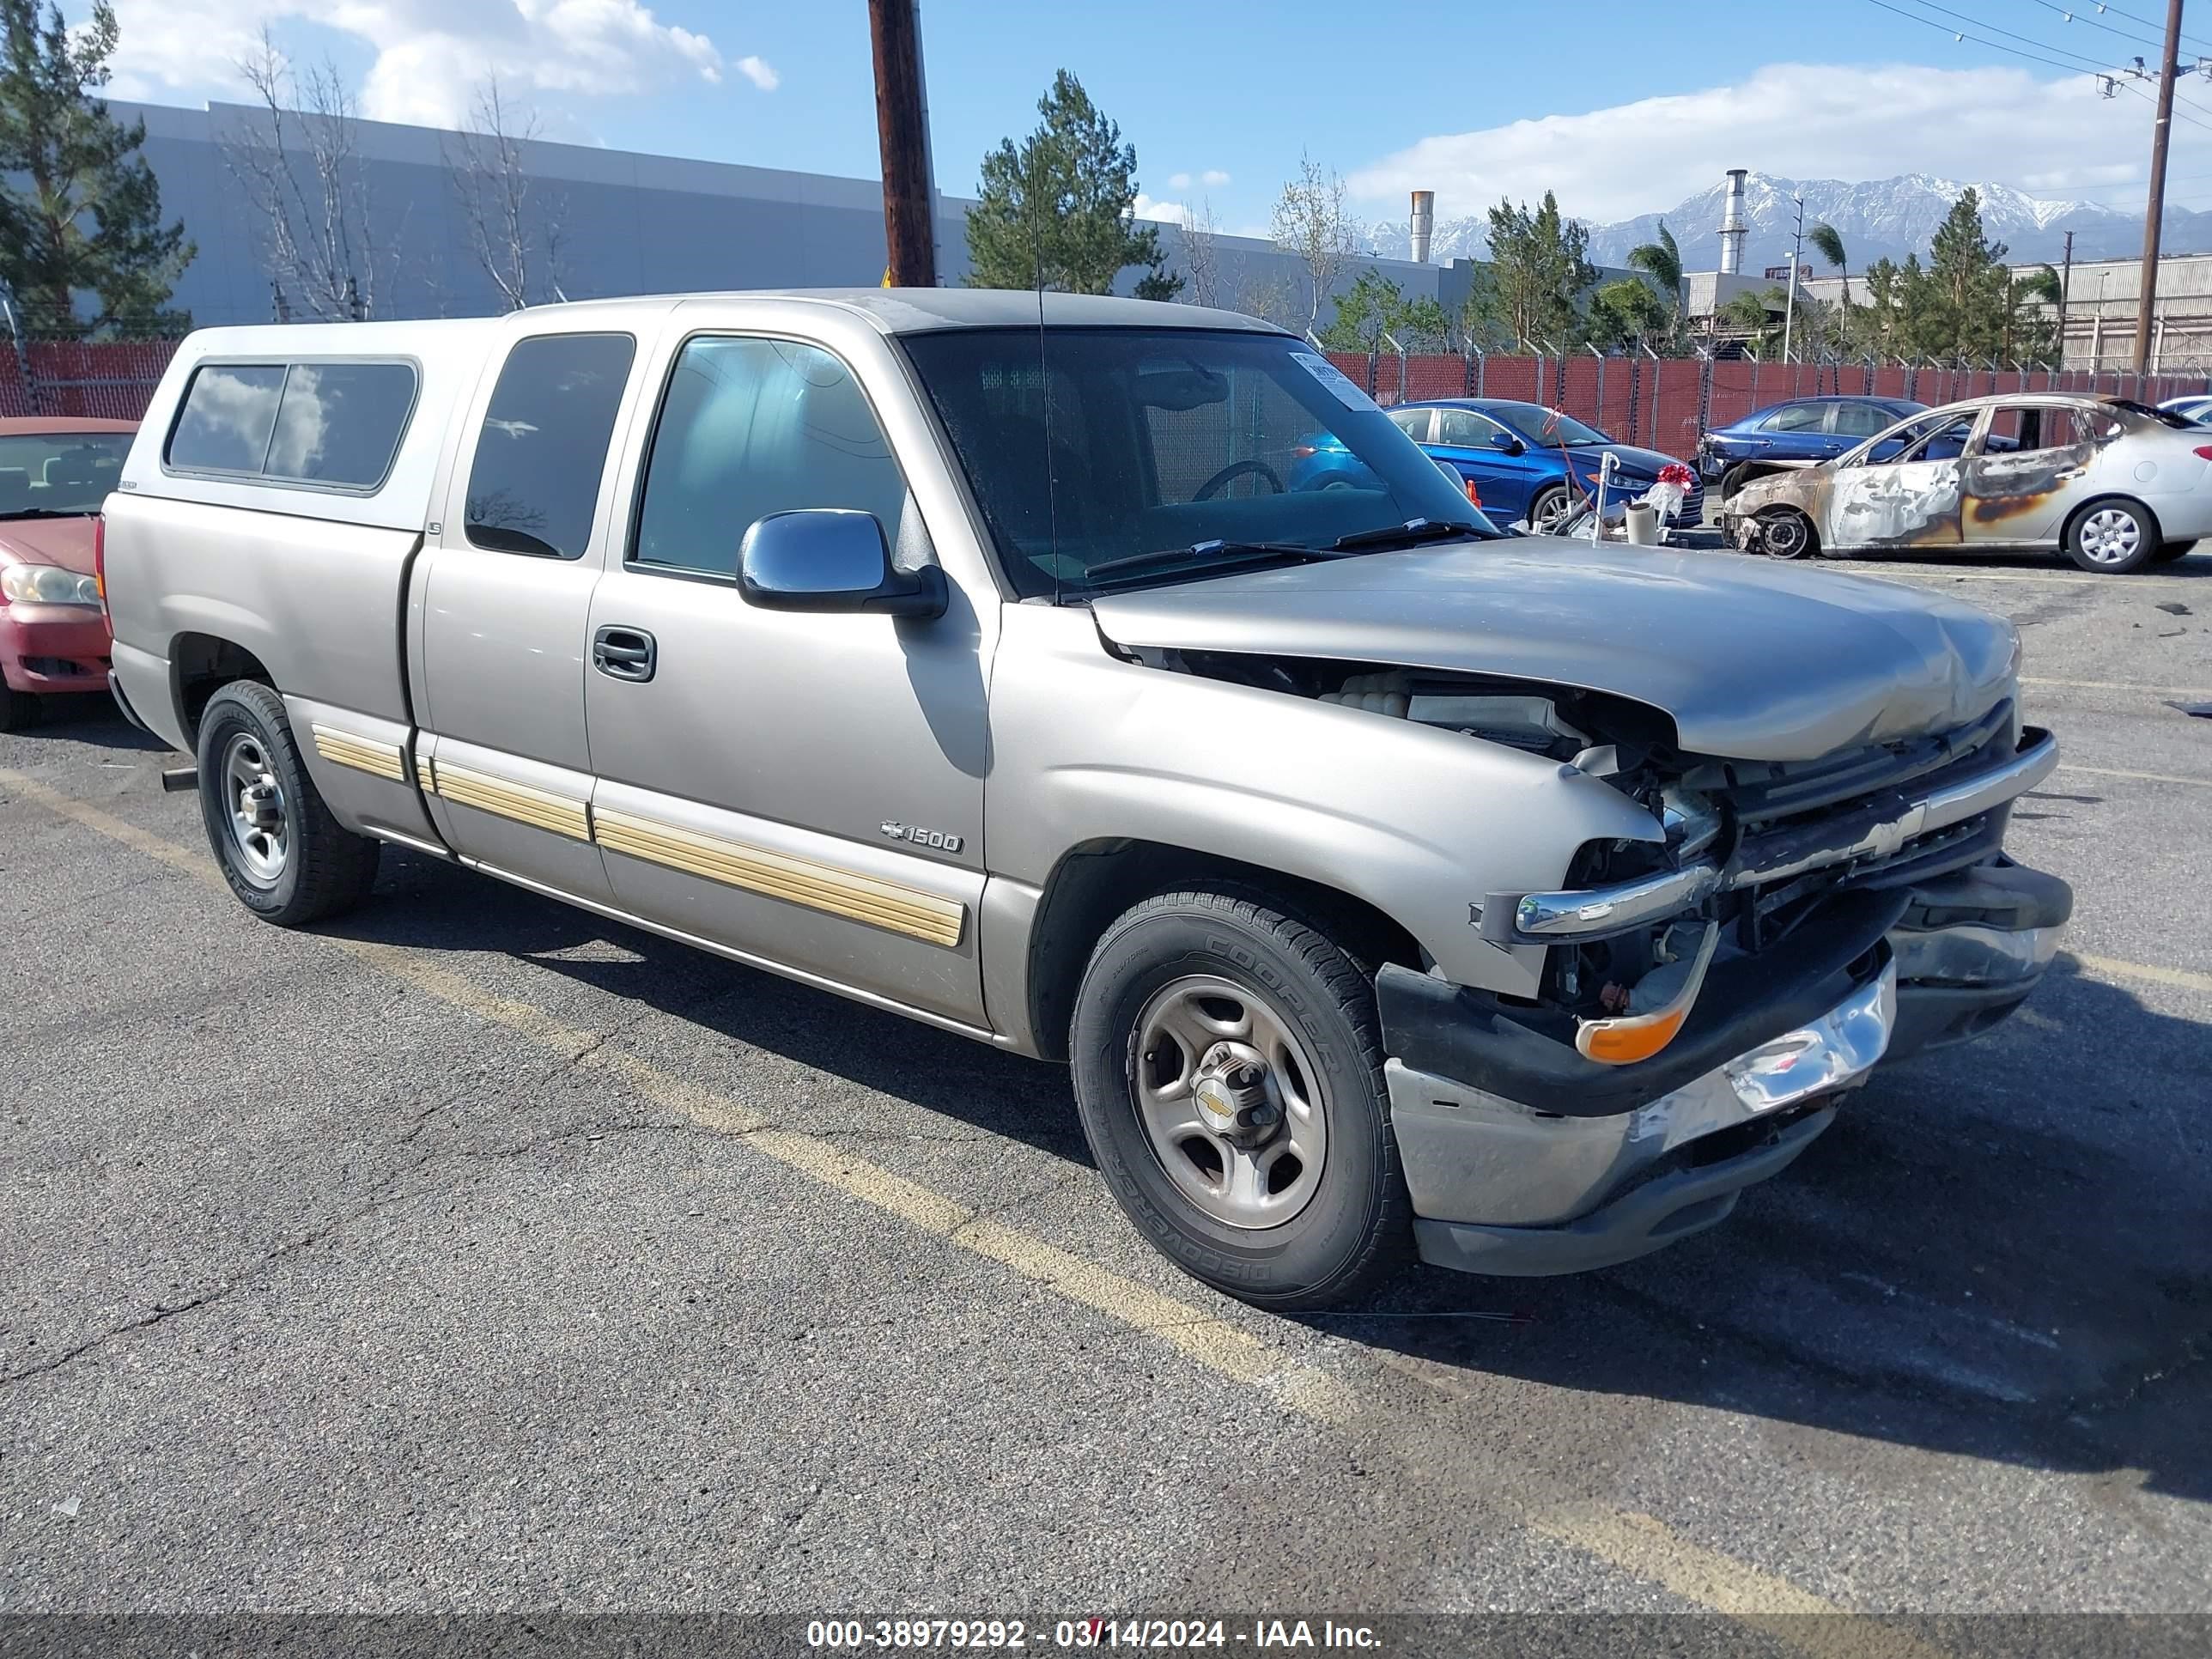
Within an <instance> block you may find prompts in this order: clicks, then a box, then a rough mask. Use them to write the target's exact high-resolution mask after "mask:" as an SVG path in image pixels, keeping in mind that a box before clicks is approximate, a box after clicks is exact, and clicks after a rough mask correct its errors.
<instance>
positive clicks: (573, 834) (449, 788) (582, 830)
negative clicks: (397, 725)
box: [435, 761, 592, 841]
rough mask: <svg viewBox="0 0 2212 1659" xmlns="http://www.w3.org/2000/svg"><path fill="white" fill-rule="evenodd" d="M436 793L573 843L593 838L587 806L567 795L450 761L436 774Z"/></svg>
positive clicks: (443, 763)
mask: <svg viewBox="0 0 2212 1659" xmlns="http://www.w3.org/2000/svg"><path fill="white" fill-rule="evenodd" d="M435 781H436V785H437V792H438V793H439V794H441V795H442V796H444V797H445V798H446V799H447V800H449V801H452V802H453V803H454V804H455V805H460V806H473V807H475V808H477V810H478V811H484V812H490V813H494V814H495V815H496V816H498V817H503V818H513V819H514V820H516V821H517V822H518V823H527V824H530V825H532V827H534V828H536V829H550V831H552V833H553V834H555V835H556V836H568V838H569V839H570V840H572V841H589V840H590V839H591V838H592V829H591V821H590V818H589V816H588V814H587V812H586V808H585V805H584V803H583V802H582V801H580V800H576V799H572V798H571V797H569V796H567V795H556V794H552V793H549V792H548V791H546V790H544V789H533V788H532V787H530V786H529V785H528V784H526V783H510V782H508V781H507V780H506V779H505V778H495V777H493V776H491V775H489V773H485V772H478V771H476V770H474V769H471V768H469V767H465V766H455V765H454V764H453V763H451V762H450V761H440V762H439V763H438V765H437V771H436V774H435Z"/></svg>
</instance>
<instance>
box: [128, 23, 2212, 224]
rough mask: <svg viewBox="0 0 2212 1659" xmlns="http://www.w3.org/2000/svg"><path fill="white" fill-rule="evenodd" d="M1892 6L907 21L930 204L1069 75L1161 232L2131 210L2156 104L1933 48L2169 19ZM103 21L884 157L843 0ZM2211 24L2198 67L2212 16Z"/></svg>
mask: <svg viewBox="0 0 2212 1659" xmlns="http://www.w3.org/2000/svg"><path fill="white" fill-rule="evenodd" d="M1893 3H1894V4H1895V5H1896V6H1897V7H1898V8H1899V9H1900V10H1905V11H1910V12H1912V13H1914V14H1915V15H1917V17H1918V19H1919V21H1908V19H1907V18H1906V17H1904V16H1900V15H1897V12H1896V11H1892V10H1885V9H1881V8H1880V7H1878V6H1876V5H1875V4H1874V3H1872V0H1822V3H1819V4H1804V3H1789V4H1786V5H1784V6H1781V7H1778V6H1776V5H1775V4H1774V3H1773V0H1766V3H1763V4H1752V3H1746V0H1712V3H1705V4H1698V5H1691V6H1684V7H1673V6H1662V5H1659V4H1657V3H1632V0H1585V3H1582V4H1580V5H1577V6H1576V7H1575V8H1574V9H1572V10H1571V11H1568V10H1566V9H1564V8H1559V7H1553V6H1546V5H1541V4H1529V3H1527V0H1513V3H1504V0H1476V3H1474V4H1472V5H1465V6H1460V7H1448V6H1437V5H1435V4H1433V3H1428V4H1419V5H1416V4H1412V3H1402V0H1370V3H1369V4H1367V5H1365V6H1346V4H1344V3H1343V0H1334V3H1331V4H1328V5H1323V4H1320V3H1314V0H1273V3H1270V4H1267V5H1266V6H1265V7H1252V6H1211V7H1209V6H1205V5H1194V4H1191V3H1189V0H1180V3H1166V0H1115V3H1112V4H1103V5H1090V6H1081V7H1072V6H1065V5H1060V4H1051V3H1013V0H924V3H923V5H922V8H921V19H922V29H923V36H924V40H925V46H926V53H927V68H928V74H929V95H930V106H931V118H932V122H931V125H932V130H933V138H934V145H935V152H936V156H937V162H938V174H939V185H940V187H941V188H943V189H945V190H947V191H955V192H966V191H970V190H972V188H973V186H974V184H975V176H976V167H977V163H978V161H979V160H980V158H981V155H982V154H983V152H984V151H985V150H986V149H987V148H988V147H989V146H991V145H992V144H994V143H996V142H997V141H998V139H999V138H1000V137H1003V136H1006V134H1008V133H1018V132H1021V131H1026V130H1027V129H1028V127H1029V126H1030V125H1032V124H1033V121H1034V119H1035V114H1034V106H1035V103H1036V98H1037V96H1038V94H1040V93H1041V92H1042V90H1043V88H1045V86H1046V85H1047V84H1048V82H1050V80H1051V78H1052V76H1053V73H1054V70H1058V69H1060V68H1062V67H1066V68H1067V69H1070V70H1073V71H1074V72H1075V73H1076V74H1077V75H1078V76H1080V77H1081V78H1082V80H1083V82H1084V83H1085V86H1086V87H1087V88H1089V89H1090V91H1091V95H1092V96H1093V98H1094V99H1095V100H1097V102H1098V103H1099V104H1100V106H1102V107H1103V108H1104V109H1105V110H1106V111H1107V112H1109V114H1111V115H1112V116H1114V117H1115V119H1117V120H1118V121H1120V123H1121V126H1122V129H1123V131H1124V133H1125V135H1126V136H1127V137H1129V138H1130V139H1131V140H1132V141H1133V142H1134V143H1135V144H1136V145H1137V148H1138V155H1139V169H1140V177H1141V179H1142V182H1143V185H1144V189H1145V191H1146V197H1147V198H1148V199H1147V203H1146V207H1147V209H1148V210H1153V211H1156V212H1159V213H1162V214H1166V215H1170V216H1171V215H1173V214H1174V213H1175V212H1176V211H1177V210H1178V209H1179V207H1180V206H1182V205H1184V204H1194V203H1196V202H1198V201H1200V199H1204V200H1205V201H1206V202H1208V203H1210V204H1211V206H1212V210H1213V211H1214V213H1215V215H1216V216H1217V217H1218V222H1220V224H1221V225H1222V226H1223V228H1255V227H1257V226H1260V225H1262V224H1264V222H1265V221H1266V219H1267V209H1268V206H1269V204H1270V203H1271V202H1272V201H1273V197H1274V196H1275V194H1276V192H1277V191H1278V190H1279V187H1280V185H1281V183H1282V180H1283V179H1285V177H1286V176H1288V174H1289V173H1291V170H1292V169H1294V168H1295V167H1296V166H1297V160H1298V156H1299V154H1300V152H1301V150H1304V151H1305V152H1308V153H1310V155H1313V157H1314V158H1315V159H1316V161H1320V162H1322V164H1323V165H1325V166H1328V167H1334V168H1336V169H1339V170H1340V171H1341V172H1342V173H1344V174H1345V175H1346V177H1347V179H1349V180H1350V181H1351V184H1352V187H1353V191H1354V197H1355V200H1354V207H1355V210H1358V211H1361V212H1364V213H1366V214H1369V215H1373V216H1380V215H1383V214H1385V213H1389V214H1395V215H1402V213H1403V211H1404V191H1405V190H1406V188H1407V187H1408V186H1409V185H1412V184H1415V183H1419V184H1422V185H1426V186H1428V187H1431V188H1434V189H1436V190H1437V191H1438V193H1439V210H1440V212H1441V213H1442V214H1443V215H1444V216H1451V215H1453V214H1455V213H1459V212H1468V211H1473V210H1477V209H1478V208H1480V207H1481V206H1483V205H1486V204H1487V203H1488V202H1491V201H1494V200H1495V199H1496V198H1497V197H1498V195H1499V194H1501V193H1509V192H1510V193H1512V194H1516V195H1533V194H1535V193H1538V192H1540V191H1541V189H1542V188H1544V187H1545V185H1547V184H1555V185H1557V186H1558V187H1559V191H1560V194H1561V197H1562V201H1563V203H1564V204H1565V206H1566V207H1567V208H1568V210H1570V211H1571V212H1576V213H1578V214H1581V215H1583V216H1586V217H1589V218H1593V219H1597V220H1607V219H1611V218H1616V217H1621V216H1626V215H1627V214H1628V213H1631V212H1634V211H1639V210H1656V209H1662V208H1665V207H1668V206H1670V205H1671V204H1674V202H1676V201H1678V200H1680V199H1681V198H1682V197H1684V196H1685V195H1686V194H1688V193H1690V192H1691V191H1692V190H1696V189H1700V188H1703V187H1704V185H1706V184H1708V183H1710V182H1711V180H1712V179H1714V178H1716V177H1717V175H1718V173H1719V171H1720V170H1721V169H1722V168H1723V167H1727V166H1730V165H1737V166H1747V167H1754V168H1758V169H1760V170H1763V171H1765V172H1770V173H1781V174H1784V175H1785V176H1795V177H1839V178H1847V179H1857V178H1875V177H1886V176H1888V175H1890V174H1893V173H1899V172H1908V171H1923V172H1929V173H1941V174H1944V175H1946V176H1950V177H1956V178H1984V179H1997V180H1998V181H2000V182H2003V183H2008V184H2013V185H2019V186H2020V187H2021V188H2023V189H2027V190H2028V191H2031V192H2032V193H2036V194H2041V195H2052V196H2075V197H2079V196H2088V197H2093V199H2097V200H2100V201H2105V202H2108V203H2112V204H2121V205H2124V204H2129V203H2130V202H2140V200H2141V194H2142V183H2141V181H2142V176H2143V173H2144V161H2145V159H2146V157H2147V154H2148V134H2149V126H2150V118H2151V115H2150V105H2149V103H2148V100H2146V99H2144V98H2142V97H2141V96H2139V95H2136V94H2134V93H2132V92H2126V93H2124V94H2123V95H2121V96H2119V97H2117V98H2114V99H2111V100H2106V99H2103V98H2100V97H2099V96H2097V94H2096V89H2095V85H2094V82H2093V80H2092V78H2091V76H2089V74H2088V73H2087V66H2086V64H2081V65H2075V66H2074V67H2073V68H2072V69H2071V70H2070V72H2069V71H2068V70H2061V69H2060V68H2057V67H2055V66H2052V65H2051V64H2034V63H2028V62H2024V61H2023V60H2022V59H2021V58H2020V57H2018V56H2016V55H2015V54H2014V53H2013V52H2006V51H2002V50H1996V49H1992V47H1990V46H1980V45H1977V44H1975V43H1974V42H1972V41H1966V42H1960V41H1957V40H1954V39H1953V38H1952V34H1951V33H1949V32H1948V24H1950V23H1955V24H1956V26H1957V27H1959V28H1960V29H1963V30H1965V31H1966V32H1967V33H1981V34H1984V35H1985V36H1987V37H1988V38H1989V39H1990V40H1991V41H1993V42H1995V43H1996V44H1997V45H1998V46H2005V45H2009V46H2013V47H2014V48H2015V50H2016V51H2017V52H2039V53H2041V54H2044V55H2047V56H2051V57H2055V58H2059V59H2060V60H2061V61H2062V62H2066V63H2069V64H2071V62H2072V60H2073V59H2074V58H2075V56H2076V55H2078V56H2079V57H2081V58H2087V59H2091V60H2093V61H2094V62H2096V63H2100V64H2114V65H2116V66H2117V65H2120V64H2124V62H2125V61H2126V59H2127V58H2130V56H2132V55H2133V54H2134V53H2136V52H2142V53H2143V54H2144V55H2145V56H2146V57H2149V58H2155V48H2154V46H2150V45H2148V44H2145V43H2143V42H2141V41H2136V40H2130V39H2128V38H2126V37H2127V36H2129V35H2130V34H2141V35H2144V36H2150V35H2154V34H2155V33H2156V29H2155V27H2153V26H2152V25H2151V24H2150V23H2148V22H2147V21H2136V19H2153V18H2156V17H2158V16H2159V15H2160V14H2161V12H2162V8H2160V7H2158V6H2157V4H2156V0H2124V4H2123V5H2122V7H2121V9H2120V10H2118V11H2112V10H2108V11H2107V12H2106V14H2104V15H2102V16H2101V17H2099V18H2097V20H2096V23H2094V24H2093V23H2091V22H2089V21H2086V20H2087V18H2089V17H2091V16H2092V15H2093V6H2094V3H2095V0H2084V4H2083V6H2082V8H2081V20H2077V21H2074V22H2072V23H2068V22H2066V21H2063V19H2062V17H2061V15H2060V13H2059V9H2054V8H2053V7H2051V6H2048V5H2045V4H2043V3H2041V0H1945V7H1946V8H1947V9H1948V13H1956V14H1959V17H1948V15H1947V14H1946V11H1945V10H1944V9H1938V8H1936V7H1935V6H1933V5H1932V4H1931V3H1930V0H1893ZM115 4H116V7H117V10H118V15H119V17H120V19H121V21H122V24H123V28H124V35H125V41H124V51H123V54H122V58H121V61H120V62H119V64H118V70H119V71H120V73H119V74H118V82H117V87H116V90H117V92H118V94H119V95H125V96H132V97H143V98H148V99H150V100H156V101H163V102H177V103H187V104H191V103H198V102H201V101H204V100H206V99H209V98H224V97H236V96H238V95H239V93H238V88H237V83H236V80H235V76H234V75H232V74H231V73H230V72H229V70H228V64H229V62H230V61H231V59H232V58H234V57H235V56H236V55H237V52H238V49H239V47H240V44H241V43H243V42H245V41H246V40H250V37H251V33H252V28H253V27H256V26H257V25H258V24H260V23H264V22H265V23H267V24H268V25H269V26H270V27H271V29H272V30H273V31H274V33H275V34H276V38H277V39H278V40H279V41H280V43H282V44H283V46H285V47H286V48H287V49H288V50H289V51H291V52H294V53H295V54H298V55H302V56H319V55H320V54H322V53H324V52H328V53H330V54H331V57H332V58H334V60H335V61H336V62H337V64H338V66H339V68H340V70H342V71H343V73H344V74H345V75H346V76H347V77H348V78H349V80H350V81H351V82H353V83H354V84H355V85H356V86H357V87H359V88H362V98H363V104H364V107H365V108H366V109H367V110H368V112H370V113H372V114H380V115H383V116H386V117H387V118H401V119H415V120H420V121H435V120H439V119H445V120H452V119H454V118H456V117H457V116H459V115H460V114H461V113H462V112H465V108H466V106H467V103H468V94H469V91H470V89H471V87H472V86H473V85H474V84H475V83H477V82H479V81H480V80H481V79H482V77H483V76H484V75H485V74H487V73H489V72H491V71H493V70H496V72H497V73H498V74H499V76H500V78H501V82H502V86H503V89H504V91H505V92H506V93H507V96H508V97H509V98H510V100H512V99H514V98H516V97H517V96H520V98H521V99H523V100H526V101H527V102H529V103H530V104H531V105H532V106H534V108H535V109H536V111H537V112H538V117H539V118H540V121H541V123H542V125H543V129H544V132H545V134H546V136H548V137H562V138H568V139H570V140H573V141H576V142H585V143H605V144H610V145H613V146H617V147H619V148H623V149H644V150H652V151H658V152H661V153H666V154H673V155H690V156H697V157H701V158H704V159H710V160H716V161H744V162H750V163H753V164H755V165H759V166H769V167H792V168H799V169H804V170H808V171H817V172H827V173H845V174H853V175H866V176H872V175H873V173H875V171H876V162H877V155H876V137H875V125H874V105H873V91H872V81H871V77H870V67H869V56H868V37H867V27H866V7H865V4H864V3H863V0H829V3H820V4H814V5H789V4H786V5H781V6H763V5H753V4H744V5H729V4H717V3H712V0H652V3H650V4H647V3H645V0H115ZM2127 14H2133V17H2130V15H2127ZM1966 16H1971V17H1972V18H1974V19H1976V20H1977V21H1975V22H1973V23H1967V22H1965V21H1960V19H1961V18H1963V17H1966ZM1785 17H1786V19H1787V27H1786V28H1782V27H1778V26H1777V20H1778V18H1785ZM1936 23H1946V24H1947V27H1946V28H1938V27H1932V25H1934V24H1936ZM2098 25H2101V26H2102V27H2098ZM2205 28H2206V30H2207V46H2208V50H2212V17H2208V19H2207V21H2206V24H2205ZM2008 36H2018V37H2021V39H2019V40H2011V39H2009V38H2008ZM2184 93H2185V96H2186V97H2188V98H2190V99H2191V100H2192V103H2193V105H2194V106H2195V107H2196V108H2197V111H2198V113H2197V114H2196V115H2191V114H2190V112H2189V111H2188V109H2187V108H2185V111H2184V118H2185V125H2179V126H2177V128H2176V165H2175V167H2174V173H2175V183H2174V187H2173V190H2172V195H2173V196H2174V197H2176V198H2177V199H2179V201H2181V202H2184V203H2186V204H2190V205H2206V204H2212V81H2205V80H2197V79H2191V81H2190V82H2188V83H2187V84H2186V86H2185V88H2184ZM1209 175H1211V177H1212V180H1213V182H1211V183H1209V182H1206V180H1207V179H1208V176H1209ZM1179 180H1187V182H1179ZM1155 203H1161V204H1168V205H1165V206H1162V207H1159V208H1157V209H1155V208H1153V206H1152V204H1155Z"/></svg>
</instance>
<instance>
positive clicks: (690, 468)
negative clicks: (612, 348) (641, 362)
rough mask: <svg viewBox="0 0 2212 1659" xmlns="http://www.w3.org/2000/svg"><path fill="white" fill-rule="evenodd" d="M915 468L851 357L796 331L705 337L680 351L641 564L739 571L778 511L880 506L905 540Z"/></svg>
mask: <svg viewBox="0 0 2212 1659" xmlns="http://www.w3.org/2000/svg"><path fill="white" fill-rule="evenodd" d="M906 501H907V493H906V479H905V477H904V476H903V475H902V473H901V472H900V471H899V467H898V463H897V462H896V460H894V459H892V458H891V450H890V444H889V443H887V442H886V441H884V434H883V428H881V427H879V426H878V425H877V424H876V416H875V412H874V411H873V410H872V409H870V408H869V407H868V400H867V398H866V397H865V396H863V395H862V393H861V392H860V386H858V385H856V384H855V383H854V380H853V376H852V374H851V372H850V371H849V370H848V369H847V368H846V367H845V365H844V364H843V363H842V362H839V361H838V360H837V359H836V358H835V357H833V356H830V355H829V353H828V352H826V351H824V350H823V349H821V348H820V347H819V346H811V345H802V344H800V343H798V342H796V341H792V340H766V339H740V338H731V337H714V336H706V337H701V338H699V339H696V340H692V341H690V342H688V343H686V344H685V345H684V349H683V351H682V352H681V353H680V354H679V355H678V357H677V359H676V370H675V373H674V374H672V375H671V377H670V379H669V382H668V398H667V402H666V404H665V405H664V406H663V408H662V410H661V412H660V424H659V428H658V429H657V430H656V431H655V432H654V434H653V454H652V457H651V459H648V460H647V463H646V473H645V495H644V500H643V501H642V503H641V506H640V507H639V508H638V516H637V548H636V551H635V554H634V557H635V559H636V560H637V562H639V563H641V564H649V565H659V566H662V567H665V568H671V569H677V570H690V571H698V572H703V573H710V574H715V575H724V576H726V575H730V574H732V573H734V572H735V570H736V569H737V562H738V543H740V542H741V541H743V540H744V534H745V532H746V531H747V530H748V529H750V527H751V526H753V525H754V524H756V523H757V522H758V521H759V520H763V519H764V518H767V517H768V516H769V514H770V513H793V512H799V511H801V510H804V509H805V508H808V507H845V508H848V509H853V510H856V511H859V512H862V513H874V514H875V515H876V519H877V520H878V522H879V523H880V524H881V525H882V526H883V527H884V540H885V541H886V542H887V543H888V544H890V546H893V547H896V546H897V545H898V544H899V529H900V524H901V521H902V519H903V518H904V516H905V512H906Z"/></svg>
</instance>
